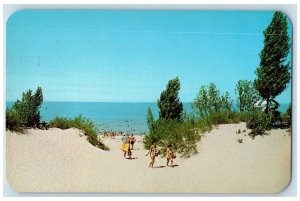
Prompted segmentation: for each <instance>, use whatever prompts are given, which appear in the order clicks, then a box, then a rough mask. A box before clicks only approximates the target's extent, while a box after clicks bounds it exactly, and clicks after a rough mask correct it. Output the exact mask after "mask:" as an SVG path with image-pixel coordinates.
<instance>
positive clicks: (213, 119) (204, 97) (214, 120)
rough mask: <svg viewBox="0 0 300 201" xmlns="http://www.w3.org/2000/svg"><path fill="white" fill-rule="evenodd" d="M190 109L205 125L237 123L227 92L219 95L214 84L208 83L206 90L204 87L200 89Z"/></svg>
mask: <svg viewBox="0 0 300 201" xmlns="http://www.w3.org/2000/svg"><path fill="white" fill-rule="evenodd" d="M192 107H193V109H194V110H195V112H196V114H197V115H198V116H199V119H200V120H201V121H202V122H205V123H206V125H214V124H225V123H233V122H236V121H237V116H236V115H237V113H236V112H234V111H233V108H232V100H231V97H230V95H229V93H228V92H226V93H225V94H224V95H220V91H219V90H218V89H217V87H216V85H215V84H214V83H210V85H209V86H208V88H207V87H206V86H204V85H202V86H201V87H200V90H199V93H198V94H197V97H196V99H195V100H194V101H193V103H192Z"/></svg>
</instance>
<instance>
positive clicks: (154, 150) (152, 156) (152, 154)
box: [146, 142, 158, 168]
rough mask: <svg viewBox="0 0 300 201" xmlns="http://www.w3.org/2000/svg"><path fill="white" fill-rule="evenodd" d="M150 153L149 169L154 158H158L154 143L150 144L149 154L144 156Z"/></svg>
mask: <svg viewBox="0 0 300 201" xmlns="http://www.w3.org/2000/svg"><path fill="white" fill-rule="evenodd" d="M149 153H150V158H151V162H150V164H149V167H152V168H153V164H154V162H155V157H156V156H158V149H157V148H156V144H155V142H154V143H152V145H151V147H150V150H149V152H148V153H147V154H146V156H148V154H149Z"/></svg>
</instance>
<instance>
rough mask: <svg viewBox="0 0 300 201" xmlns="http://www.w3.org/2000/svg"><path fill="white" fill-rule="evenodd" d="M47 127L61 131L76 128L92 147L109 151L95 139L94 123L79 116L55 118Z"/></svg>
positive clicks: (95, 128) (95, 129)
mask: <svg viewBox="0 0 300 201" xmlns="http://www.w3.org/2000/svg"><path fill="white" fill-rule="evenodd" d="M49 125H50V127H56V128H61V129H68V128H77V129H79V130H82V131H83V133H84V134H85V135H86V136H87V140H88V141H89V142H90V143H91V144H92V145H93V146H95V147H98V148H100V149H103V150H109V148H108V147H107V146H106V145H105V144H104V143H103V142H101V140H100V139H99V138H98V137H97V133H98V129H97V127H96V125H95V124H94V122H92V121H91V120H89V119H87V118H85V117H83V116H81V115H78V116H76V117H75V118H74V119H67V118H62V117H55V118H54V119H53V120H51V121H50V123H49Z"/></svg>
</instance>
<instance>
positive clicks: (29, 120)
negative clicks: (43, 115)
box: [12, 87, 43, 127]
mask: <svg viewBox="0 0 300 201" xmlns="http://www.w3.org/2000/svg"><path fill="white" fill-rule="evenodd" d="M42 103H43V93H42V88H41V87H38V88H37V90H36V92H35V93H34V94H32V91H31V90H28V91H27V92H23V94H22V99H21V100H17V101H16V102H15V103H14V104H13V106H12V109H13V110H14V111H16V112H17V114H18V116H19V118H20V120H21V121H22V123H24V124H26V126H27V127H32V126H34V124H35V123H36V122H40V111H39V109H40V107H41V105H42Z"/></svg>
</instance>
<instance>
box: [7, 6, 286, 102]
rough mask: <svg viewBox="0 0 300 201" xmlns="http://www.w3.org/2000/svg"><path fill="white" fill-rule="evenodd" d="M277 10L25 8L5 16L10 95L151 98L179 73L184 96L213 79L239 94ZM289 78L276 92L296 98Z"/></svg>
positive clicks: (191, 95)
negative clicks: (237, 88)
mask: <svg viewBox="0 0 300 201" xmlns="http://www.w3.org/2000/svg"><path fill="white" fill-rule="evenodd" d="M272 16H273V12H261V11H259V12H249V11H239V12H238V11H99V10H98V11H97V10H93V11H92V10H85V11H84V10H81V11H79V10H78V11H75V10H69V11H67V10H60V11H59V10H52V11H51V10H48V11H47V10H44V11H38V10H35V11H34V10H26V11H19V12H17V13H15V14H14V15H12V16H11V17H10V18H9V20H8V22H7V27H6V30H7V35H6V38H7V41H6V48H7V49H6V63H7V65H6V100H7V101H15V100H16V99H20V98H21V94H22V92H23V91H27V90H28V89H33V90H35V89H36V88H37V87H38V86H41V87H42V89H43V94H44V100H45V101H95V102H98V101H99V102H152V101H156V100H157V99H158V98H159V95H160V93H161V91H162V90H164V89H165V86H166V84H167V82H168V80H170V79H172V78H175V77H176V76H178V77H179V79H180V81H181V91H180V99H181V101H184V102H189V101H192V100H193V99H195V97H196V95H197V93H198V91H199V88H200V86H201V85H202V84H204V85H208V84H209V83H210V82H215V83H216V85H217V88H218V89H220V91H221V92H222V93H223V92H225V91H228V92H229V93H230V95H231V97H232V98H233V99H235V98H236V96H235V94H234V89H235V85H236V83H237V81H238V80H240V79H247V80H254V79H255V77H256V75H255V73H254V71H255V69H256V67H257V66H258V65H259V61H260V60H259V56H258V54H259V53H260V51H261V49H262V48H263V40H264V37H263V34H262V32H263V31H264V30H265V28H266V27H267V26H268V24H269V23H270V22H271V19H272ZM290 91H291V88H290V86H289V87H288V88H287V89H286V91H285V92H283V93H282V94H281V95H280V96H278V97H277V100H278V101H279V102H282V103H288V102H290V100H291V92H290Z"/></svg>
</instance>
